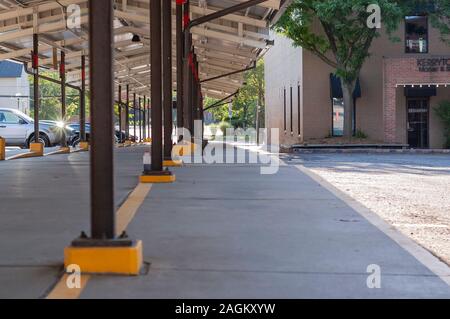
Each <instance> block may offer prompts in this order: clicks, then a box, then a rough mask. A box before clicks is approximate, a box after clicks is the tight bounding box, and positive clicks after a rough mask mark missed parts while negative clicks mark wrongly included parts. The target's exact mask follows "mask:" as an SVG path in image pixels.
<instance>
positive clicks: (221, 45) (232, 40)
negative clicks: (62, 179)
mask: <svg viewBox="0 0 450 319" xmlns="http://www.w3.org/2000/svg"><path fill="white" fill-rule="evenodd" d="M114 2H115V24H114V27H115V39H114V40H115V77H116V78H115V81H116V83H117V84H122V85H126V84H130V88H131V91H132V92H135V93H137V94H139V95H149V92H150V70H151V65H150V56H149V55H150V26H149V23H150V18H149V2H150V0H116V1H114ZM242 2H246V0H191V4H190V10H191V20H195V19H196V18H198V17H201V16H204V15H208V14H211V13H213V12H216V11H220V10H222V9H224V8H228V7H231V6H233V5H236V4H239V3H242ZM285 2H288V1H285V0H267V1H266V2H262V3H260V4H259V5H257V6H253V7H251V8H248V9H246V10H242V11H238V12H235V13H233V14H229V15H226V16H224V17H222V18H220V19H217V20H213V21H211V22H208V23H205V24H202V25H199V26H194V27H193V28H192V29H191V31H192V34H193V46H194V50H195V52H196V54H197V56H198V61H199V77H200V80H204V79H209V78H212V77H216V76H219V75H222V74H226V73H229V72H233V71H237V70H241V69H244V68H246V67H249V66H250V65H252V63H253V62H254V61H256V59H257V58H258V56H260V55H261V54H263V52H264V50H266V49H267V47H268V40H269V32H268V26H269V22H270V20H271V19H272V18H273V17H274V16H275V14H276V13H277V12H278V11H279V10H280V8H281V6H284V5H286V3H285ZM73 5H77V6H79V7H76V6H73ZM73 8H79V9H80V13H81V15H80V20H79V21H80V28H73V27H72V26H73V24H72V22H74V21H75V20H74V19H73V18H72V17H73V15H72V14H73V13H74V11H71V10H72V9H73ZM172 23H173V35H174V36H173V41H174V43H173V59H174V63H173V65H174V69H173V72H174V76H173V79H174V81H176V76H175V72H176V63H175V59H176V54H175V52H176V50H175V0H174V1H173V13H172ZM33 33H38V34H39V53H40V55H39V63H40V66H41V67H43V68H47V69H49V70H55V71H56V70H57V67H58V66H57V63H58V62H59V60H60V54H59V52H60V51H61V50H64V51H65V52H66V64H67V65H66V70H67V72H68V73H67V81H68V82H70V83H71V84H73V85H79V82H80V80H81V70H80V68H81V56H82V55H86V56H87V60H88V61H89V57H88V54H89V50H88V39H89V38H88V37H89V32H88V0H59V1H48V0H0V61H2V60H6V59H12V60H16V61H21V62H26V63H28V66H29V67H31V51H32V47H33V43H32V36H33ZM136 35H138V36H139V38H140V42H133V41H132V39H133V36H136ZM88 72H89V71H88V70H87V74H88ZM174 83H175V82H174ZM242 85H243V75H242V74H234V75H231V76H228V77H225V78H221V79H217V80H214V81H210V82H205V83H204V84H203V85H202V89H203V93H204V95H206V96H210V97H213V98H223V97H225V96H227V95H229V94H231V93H233V92H235V91H236V90H237V89H238V88H239V87H241V86H242Z"/></svg>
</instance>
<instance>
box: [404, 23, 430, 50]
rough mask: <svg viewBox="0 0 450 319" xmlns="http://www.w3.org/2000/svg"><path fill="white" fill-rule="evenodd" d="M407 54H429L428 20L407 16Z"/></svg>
mask: <svg viewBox="0 0 450 319" xmlns="http://www.w3.org/2000/svg"><path fill="white" fill-rule="evenodd" d="M405 31H406V32H405V33H406V35H405V39H406V53H428V18H427V17H426V16H407V17H406V18H405Z"/></svg>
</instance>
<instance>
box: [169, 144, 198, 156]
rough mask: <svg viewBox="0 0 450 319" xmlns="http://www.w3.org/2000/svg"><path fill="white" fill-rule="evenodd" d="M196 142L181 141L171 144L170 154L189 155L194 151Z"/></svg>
mask: <svg viewBox="0 0 450 319" xmlns="http://www.w3.org/2000/svg"><path fill="white" fill-rule="evenodd" d="M197 147H198V146H197V144H194V143H190V142H183V143H179V144H177V145H174V146H173V149H172V154H174V155H176V156H189V155H192V154H193V153H195V150H196V149H197Z"/></svg>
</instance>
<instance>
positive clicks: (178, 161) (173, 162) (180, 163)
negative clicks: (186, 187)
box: [163, 160, 183, 167]
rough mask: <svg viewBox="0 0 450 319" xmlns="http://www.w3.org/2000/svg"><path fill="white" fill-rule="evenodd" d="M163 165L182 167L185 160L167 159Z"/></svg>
mask: <svg viewBox="0 0 450 319" xmlns="http://www.w3.org/2000/svg"><path fill="white" fill-rule="evenodd" d="M163 166H164V167H181V166H183V161H181V160H177V161H173V160H165V161H163Z"/></svg>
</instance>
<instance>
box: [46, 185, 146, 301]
mask: <svg viewBox="0 0 450 319" xmlns="http://www.w3.org/2000/svg"><path fill="white" fill-rule="evenodd" d="M151 189H152V184H139V185H138V186H137V187H136V188H135V189H134V190H133V192H131V194H130V196H128V198H127V200H126V201H125V202H124V203H123V204H122V206H121V207H120V208H119V210H118V211H117V220H116V234H121V233H122V232H124V231H125V230H126V229H127V227H128V225H129V224H130V222H131V221H132V220H133V218H134V216H136V213H137V211H138V209H139V208H140V207H141V205H142V203H143V202H144V200H145V198H146V197H147V195H148V194H149V192H150V190H151ZM68 276H69V275H68V274H64V275H63V276H62V277H61V279H60V280H59V281H58V283H57V284H56V285H55V287H54V288H53V289H52V291H51V292H50V293H49V294H48V295H47V297H46V299H78V298H79V297H80V295H81V293H82V292H83V290H84V288H85V287H86V285H87V283H88V282H89V279H91V276H90V275H81V285H80V288H72V289H71V288H69V287H68V286H67V279H68Z"/></svg>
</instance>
